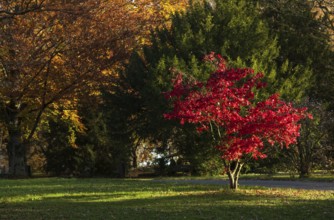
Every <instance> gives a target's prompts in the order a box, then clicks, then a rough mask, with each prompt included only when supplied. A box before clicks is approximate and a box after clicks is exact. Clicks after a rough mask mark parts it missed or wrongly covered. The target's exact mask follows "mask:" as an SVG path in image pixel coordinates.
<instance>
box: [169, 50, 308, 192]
mask: <svg viewBox="0 0 334 220" xmlns="http://www.w3.org/2000/svg"><path fill="white" fill-rule="evenodd" d="M205 60H206V61H209V62H211V63H213V64H214V66H215V69H216V70H215V71H214V73H212V74H211V75H210V77H209V79H208V80H207V81H206V82H197V81H193V82H186V83H185V82H184V80H183V77H182V74H178V76H177V77H176V78H175V79H174V82H173V84H174V85H173V89H172V90H171V91H169V92H167V93H165V96H166V98H167V99H169V100H171V102H172V104H173V110H172V111H171V112H169V113H167V114H164V117H165V118H166V119H179V120H180V122H181V124H184V123H193V124H196V127H197V130H198V132H205V131H207V132H211V134H212V137H213V141H214V143H215V147H216V148H217V149H219V150H220V152H221V153H222V159H223V160H222V161H223V164H224V166H225V170H226V173H227V175H228V177H229V181H230V188H231V189H237V187H238V179H239V175H240V171H241V168H242V166H243V165H244V163H245V162H246V161H247V159H249V158H255V159H258V158H265V157H266V155H265V153H264V150H265V149H266V148H267V147H270V146H274V145H276V144H279V145H280V146H281V147H284V146H285V147H288V146H289V145H290V144H293V143H295V142H296V141H297V137H298V136H299V128H300V125H299V124H298V122H299V121H300V120H301V119H303V118H305V117H312V116H311V115H309V114H307V113H306V109H305V108H294V107H293V106H292V104H291V103H286V102H284V101H282V100H280V99H279V95H278V94H274V95H271V96H269V97H267V98H265V99H262V100H260V99H259V98H256V97H257V96H256V94H259V92H261V88H263V87H265V86H266V84H265V83H264V82H263V74H262V73H254V71H253V70H252V69H250V68H227V67H226V64H225V60H224V59H223V58H222V57H221V56H220V55H215V54H214V53H211V54H209V55H207V56H206V58H205Z"/></svg>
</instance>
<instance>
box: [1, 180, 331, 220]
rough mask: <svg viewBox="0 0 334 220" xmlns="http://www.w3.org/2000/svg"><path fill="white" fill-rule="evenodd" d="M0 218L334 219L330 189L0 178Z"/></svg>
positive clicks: (136, 181)
mask: <svg viewBox="0 0 334 220" xmlns="http://www.w3.org/2000/svg"><path fill="white" fill-rule="evenodd" d="M0 219H10V220H12V219H24V220H27V219H103V220H104V219H135V220H139V219H145V220H151V219H334V192H333V191H313V190H293V189H268V188H259V187H242V186H241V189H240V190H239V191H237V192H233V191H230V190H228V189H227V186H216V185H189V184H188V185H187V184H178V185H175V184H172V183H157V182H152V181H150V180H131V179H126V180H118V179H75V178H73V179H61V178H41V179H25V180H4V179H1V180H0Z"/></svg>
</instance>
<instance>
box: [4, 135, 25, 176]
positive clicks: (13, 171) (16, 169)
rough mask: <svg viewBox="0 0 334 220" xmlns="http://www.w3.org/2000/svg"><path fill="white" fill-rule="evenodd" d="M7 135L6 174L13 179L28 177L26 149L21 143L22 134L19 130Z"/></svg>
mask: <svg viewBox="0 0 334 220" xmlns="http://www.w3.org/2000/svg"><path fill="white" fill-rule="evenodd" d="M8 133H9V141H8V144H7V152H8V162H9V172H8V174H9V175H10V176H13V177H28V176H29V172H28V169H27V159H26V148H25V145H24V144H23V143H22V133H21V132H20V131H19V130H10V131H9V132H8Z"/></svg>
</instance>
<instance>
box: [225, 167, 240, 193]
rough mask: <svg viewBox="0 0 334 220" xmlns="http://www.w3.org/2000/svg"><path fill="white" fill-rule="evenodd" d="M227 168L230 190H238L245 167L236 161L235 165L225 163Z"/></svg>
mask: <svg viewBox="0 0 334 220" xmlns="http://www.w3.org/2000/svg"><path fill="white" fill-rule="evenodd" d="M224 165H225V168H226V170H227V176H228V179H229V183H230V189H232V190H237V189H238V185H239V176H240V171H241V168H242V166H243V165H244V164H243V163H241V162H240V161H235V164H232V163H231V162H229V163H226V162H224Z"/></svg>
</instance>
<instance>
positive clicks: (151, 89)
mask: <svg viewBox="0 0 334 220" xmlns="http://www.w3.org/2000/svg"><path fill="white" fill-rule="evenodd" d="M171 19H172V22H171V27H165V28H161V29H159V30H156V31H155V32H154V33H153V34H152V45H150V46H147V47H145V48H144V49H143V52H141V53H137V54H134V55H133V56H132V59H131V60H130V62H129V65H128V67H127V69H126V71H124V72H123V73H122V74H121V76H120V81H119V83H118V85H119V86H118V87H117V90H116V93H114V94H112V95H111V97H109V98H111V99H112V100H113V101H112V103H117V105H119V110H117V111H123V115H127V118H126V122H125V123H123V124H121V126H120V127H118V130H122V129H123V130H124V131H129V130H131V131H134V132H135V133H136V135H138V136H140V137H142V138H145V139H149V140H151V141H152V142H154V143H156V144H157V145H159V146H162V148H169V147H170V146H174V147H175V146H176V145H177V150H178V152H179V153H181V154H182V155H183V156H184V157H186V159H188V160H191V162H192V163H193V165H195V166H197V167H202V168H203V167H207V169H213V168H212V167H215V166H216V165H215V164H217V166H218V164H219V162H218V161H217V163H216V162H214V161H212V160H211V161H210V160H207V161H210V162H209V163H207V164H206V165H205V164H203V161H204V160H203V159H201V158H205V157H206V158H208V157H209V156H210V155H213V154H215V152H214V150H213V149H210V148H208V147H207V145H208V144H210V143H208V140H209V138H208V139H205V138H203V137H201V141H199V142H197V143H196V144H194V142H195V140H196V141H198V139H199V138H198V137H197V134H196V132H193V131H194V128H193V127H192V126H191V125H187V126H188V128H187V129H182V132H181V129H179V127H178V126H179V125H176V124H175V122H166V121H165V120H164V119H163V118H162V116H161V115H162V113H163V112H164V111H165V110H166V108H167V104H166V100H164V98H163V96H162V92H163V91H167V90H168V89H170V87H171V79H172V78H173V77H174V75H175V73H176V72H178V71H183V72H187V73H191V75H188V76H185V77H189V78H194V79H200V80H205V79H207V78H208V77H209V74H210V72H211V70H212V69H211V68H212V67H210V66H208V65H207V64H205V63H203V62H202V59H203V58H204V55H206V54H207V53H209V52H210V51H214V52H216V53H220V54H222V55H223V56H224V57H225V58H226V59H227V60H228V61H229V64H231V65H232V66H236V67H238V66H249V67H252V68H253V69H254V70H255V71H257V72H264V73H268V74H267V75H266V78H267V80H269V81H275V77H276V69H277V68H276V59H277V57H278V55H279V47H278V46H277V40H276V38H275V36H272V35H270V30H269V28H268V26H267V25H266V24H265V22H263V20H262V19H261V17H260V13H259V8H258V7H257V5H256V4H254V3H251V2H250V1H245V0H233V1H215V2H211V4H209V3H207V2H200V1H196V2H192V3H191V4H190V6H189V8H188V10H186V11H185V12H181V13H176V14H174V15H173V16H172V18H171ZM122 103H123V104H122ZM129 106H130V107H129ZM129 127H131V128H132V129H129ZM191 148H196V149H197V150H196V151H193V150H191ZM208 149H210V150H208ZM212 158H216V157H215V156H212ZM209 164H211V165H209ZM195 170H196V169H195Z"/></svg>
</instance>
